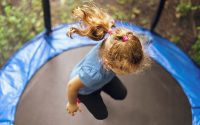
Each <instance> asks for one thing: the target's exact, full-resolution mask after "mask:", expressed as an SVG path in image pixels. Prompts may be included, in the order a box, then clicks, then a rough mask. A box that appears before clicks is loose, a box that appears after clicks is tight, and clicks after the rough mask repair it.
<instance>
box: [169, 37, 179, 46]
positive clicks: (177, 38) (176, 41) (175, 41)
mask: <svg viewBox="0 0 200 125" xmlns="http://www.w3.org/2000/svg"><path fill="white" fill-rule="evenodd" d="M180 39H181V38H180V36H177V35H172V36H171V38H170V41H172V42H173V43H175V44H177V43H178V42H179V41H180Z"/></svg>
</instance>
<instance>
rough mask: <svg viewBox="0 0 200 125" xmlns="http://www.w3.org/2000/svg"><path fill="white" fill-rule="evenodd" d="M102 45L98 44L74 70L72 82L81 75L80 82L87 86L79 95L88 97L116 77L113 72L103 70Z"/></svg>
mask: <svg viewBox="0 0 200 125" xmlns="http://www.w3.org/2000/svg"><path fill="white" fill-rule="evenodd" d="M101 43H102V42H99V43H97V44H96V45H95V46H94V47H93V48H92V49H91V50H90V51H89V53H88V54H87V55H86V56H85V57H84V58H83V59H82V60H81V61H80V62H79V63H78V64H76V65H75V67H74V68H73V69H72V72H71V74H70V80H71V79H72V78H73V77H75V76H76V75H79V78H80V80H81V81H82V83H83V84H84V85H85V87H84V88H81V89H79V94H83V95H87V94H90V93H92V92H94V91H96V90H98V89H100V88H102V87H103V86H104V85H105V84H106V83H108V82H109V81H111V80H112V78H113V77H114V76H115V75H116V74H115V73H114V72H113V71H112V70H109V71H107V70H106V69H104V68H103V65H102V62H101V61H100V57H99V55H98V52H99V47H100V45H101Z"/></svg>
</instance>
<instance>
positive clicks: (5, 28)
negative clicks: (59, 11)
mask: <svg viewBox="0 0 200 125" xmlns="http://www.w3.org/2000/svg"><path fill="white" fill-rule="evenodd" d="M28 4H29V5H28ZM0 6H1V7H2V8H1V9H0V14H1V15H0V66H2V65H3V64H4V63H5V61H6V60H7V59H8V58H9V56H11V54H12V53H13V52H14V51H16V50H17V49H19V48H20V47H21V46H22V45H23V43H24V42H26V41H27V40H29V39H31V38H32V37H33V36H34V35H35V34H37V33H38V32H40V31H41V30H42V29H43V17H42V16H43V15H42V11H41V1H37V0H36V1H35V0H34V1H33V2H27V1H25V0H21V2H20V6H17V5H12V4H11V3H9V2H8V1H7V0H2V2H1V3H0Z"/></svg>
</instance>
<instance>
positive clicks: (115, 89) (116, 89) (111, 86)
mask: <svg viewBox="0 0 200 125" xmlns="http://www.w3.org/2000/svg"><path fill="white" fill-rule="evenodd" d="M102 90H103V91H104V92H106V93H107V94H109V95H110V96H111V97H112V98H114V99H116V100H123V99H124V98H125V97H126V95H127V89H126V87H125V86H124V85H123V84H122V82H121V81H120V80H119V78H118V77H117V76H115V77H114V78H113V79H112V80H111V81H110V82H109V83H108V84H106V85H105V86H104V87H103V88H102Z"/></svg>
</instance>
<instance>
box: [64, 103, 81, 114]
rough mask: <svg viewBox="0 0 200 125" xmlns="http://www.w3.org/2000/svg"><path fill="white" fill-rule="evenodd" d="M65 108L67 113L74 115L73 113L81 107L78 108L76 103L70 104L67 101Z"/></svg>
mask: <svg viewBox="0 0 200 125" xmlns="http://www.w3.org/2000/svg"><path fill="white" fill-rule="evenodd" d="M66 110H67V112H68V113H69V114H71V115H72V116H74V113H75V112H77V111H80V112H81V109H80V108H79V106H78V104H74V105H72V104H70V103H69V102H68V103H67V105H66Z"/></svg>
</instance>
